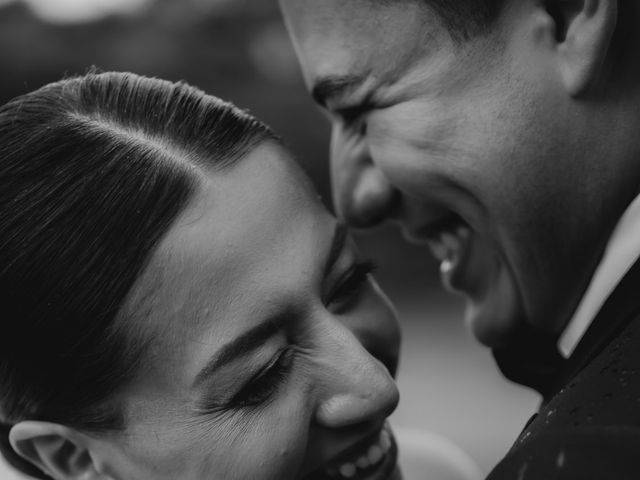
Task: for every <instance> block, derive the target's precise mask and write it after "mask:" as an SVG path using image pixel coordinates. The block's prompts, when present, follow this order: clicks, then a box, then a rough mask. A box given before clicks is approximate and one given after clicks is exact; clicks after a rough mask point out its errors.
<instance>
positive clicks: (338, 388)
mask: <svg viewBox="0 0 640 480" xmlns="http://www.w3.org/2000/svg"><path fill="white" fill-rule="evenodd" d="M333 328H334V329H335V332H334V334H333V335H332V337H333V341H332V342H331V350H332V351H330V352H328V353H329V355H328V356H327V357H326V358H327V362H328V363H327V365H326V368H324V369H323V379H322V381H321V382H320V384H321V385H323V388H322V391H321V392H319V393H320V397H319V400H318V404H317V408H316V415H315V417H316V421H317V422H318V424H320V425H321V426H324V427H327V428H344V427H349V426H353V425H358V424H362V423H378V422H380V423H381V422H382V421H384V419H385V418H386V417H388V416H389V415H390V414H391V412H393V410H395V408H396V406H397V405H398V400H399V393H398V389H397V387H396V384H395V382H394V380H393V378H392V377H391V375H390V373H389V371H388V370H387V369H386V368H385V367H384V365H382V363H380V362H379V361H378V360H376V359H375V358H374V357H373V356H371V354H370V353H369V352H367V350H365V348H364V347H363V346H362V344H361V343H360V342H359V341H358V339H357V338H356V337H355V336H354V335H353V333H351V332H350V331H349V330H348V329H347V328H345V327H344V326H341V325H339V324H334V326H333Z"/></svg>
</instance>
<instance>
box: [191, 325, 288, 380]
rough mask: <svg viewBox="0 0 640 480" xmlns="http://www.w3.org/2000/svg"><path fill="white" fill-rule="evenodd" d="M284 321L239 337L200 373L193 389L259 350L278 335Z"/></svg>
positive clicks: (259, 327)
mask: <svg viewBox="0 0 640 480" xmlns="http://www.w3.org/2000/svg"><path fill="white" fill-rule="evenodd" d="M281 325H282V321H277V320H275V319H273V318H271V319H269V320H267V321H265V322H264V323H261V324H259V325H256V326H255V327H253V328H251V329H249V330H247V331H246V332H245V333H243V334H242V335H240V336H239V337H237V338H235V339H234V340H231V341H230V342H229V343H227V344H225V345H224V346H223V347H222V348H221V349H220V350H219V352H218V353H217V354H216V355H214V356H213V357H212V358H211V360H209V361H208V362H207V364H206V365H205V366H204V367H203V368H202V370H200V372H198V375H196V378H195V380H194V381H193V388H197V387H198V386H199V385H200V384H202V382H203V381H204V380H206V379H207V378H208V377H210V376H211V375H212V374H213V373H214V372H215V371H216V370H218V369H219V368H221V367H222V366H224V365H226V364H228V363H230V362H232V361H233V360H236V359H238V358H239V357H243V356H245V355H247V354H248V353H250V352H252V351H254V350H256V349H258V348H259V347H260V346H261V345H263V344H264V343H265V342H266V341H267V340H268V339H269V338H271V337H273V336H274V335H276V334H277V333H278V332H279V331H280V328H281Z"/></svg>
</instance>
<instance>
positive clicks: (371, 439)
mask: <svg viewBox="0 0 640 480" xmlns="http://www.w3.org/2000/svg"><path fill="white" fill-rule="evenodd" d="M396 462H397V447H396V444H395V440H394V438H393V434H392V433H391V430H390V428H389V426H388V425H387V424H385V426H383V428H382V429H380V430H378V431H376V432H375V433H374V434H373V435H369V436H367V437H366V438H364V439H362V440H361V441H359V442H357V443H356V444H354V445H353V446H351V447H349V448H347V449H346V450H345V451H343V452H340V453H339V454H338V455H337V456H335V457H334V458H332V459H331V460H330V461H329V462H327V463H326V464H325V465H324V466H323V467H321V468H319V469H317V470H316V471H315V472H313V473H312V474H310V475H307V476H306V477H305V478H304V480H343V479H346V480H386V479H387V478H388V476H389V475H390V474H391V473H392V472H393V469H394V468H395V466H396Z"/></svg>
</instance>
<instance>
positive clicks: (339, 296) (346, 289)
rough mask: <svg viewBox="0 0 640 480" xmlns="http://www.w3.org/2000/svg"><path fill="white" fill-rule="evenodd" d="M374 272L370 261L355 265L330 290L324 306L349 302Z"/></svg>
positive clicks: (373, 265) (374, 267) (374, 266)
mask: <svg viewBox="0 0 640 480" xmlns="http://www.w3.org/2000/svg"><path fill="white" fill-rule="evenodd" d="M375 270H376V265H375V264H374V263H373V262H372V261H370V260H367V261H365V262H359V263H356V264H355V265H354V266H353V267H352V268H350V269H349V271H347V273H346V274H345V275H344V276H343V277H342V278H341V279H340V281H339V282H338V284H337V286H336V287H334V288H333V289H332V290H331V292H330V293H329V295H328V296H327V300H326V302H325V303H326V305H327V306H329V305H332V304H340V303H344V302H346V301H347V300H350V299H351V298H352V297H353V296H354V295H355V294H357V293H359V292H360V290H361V289H362V287H363V286H364V285H365V284H366V283H367V280H368V279H369V275H370V274H372V273H373V272H374V271H375Z"/></svg>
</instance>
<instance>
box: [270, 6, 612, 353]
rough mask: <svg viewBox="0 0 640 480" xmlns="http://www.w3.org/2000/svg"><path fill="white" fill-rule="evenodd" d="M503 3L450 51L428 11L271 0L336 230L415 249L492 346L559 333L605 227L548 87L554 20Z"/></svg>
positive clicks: (555, 82) (537, 9)
mask: <svg viewBox="0 0 640 480" xmlns="http://www.w3.org/2000/svg"><path fill="white" fill-rule="evenodd" d="M507 3H508V5H507V7H506V8H505V11H504V12H503V13H502V14H501V16H500V18H498V20H497V21H496V23H495V24H494V25H493V26H492V27H491V28H490V29H489V30H488V31H487V32H486V34H483V35H479V36H477V37H472V38H471V39H470V40H468V41H463V42H461V43H460V42H456V41H454V40H453V39H452V36H451V34H450V32H449V31H448V29H447V28H446V27H445V26H444V25H443V24H442V23H441V20H440V18H439V17H438V16H437V15H436V14H435V13H434V12H433V11H432V10H431V8H430V7H429V6H428V2H425V1H416V2H414V1H392V2H375V1H369V0H281V1H280V4H281V7H282V10H283V13H284V16H285V20H286V22H287V26H288V29H289V32H290V34H291V36H292V39H293V42H294V46H295V48H296V52H297V54H298V57H299V60H300V63H301V66H302V70H303V74H304V77H305V81H306V83H307V85H308V87H309V90H310V91H311V93H312V94H313V97H314V99H315V100H316V101H317V102H318V103H319V105H321V106H322V108H323V109H324V110H325V111H326V112H327V113H328V115H329V117H330V119H331V122H332V125H333V131H332V150H331V169H332V181H333V187H334V201H335V204H336V208H337V210H338V212H339V214H340V216H341V217H342V218H344V219H345V220H346V221H347V222H349V223H351V224H352V225H354V226H358V227H370V226H374V225H376V224H377V223H379V222H380V221H382V220H385V219H390V220H392V221H395V222H398V223H399V224H400V225H401V226H402V228H403V230H404V232H405V234H406V236H407V237H408V238H409V239H411V240H413V241H416V242H419V243H423V244H425V245H426V246H428V248H429V249H430V250H431V252H432V253H433V255H434V256H435V257H436V259H437V260H438V261H439V262H440V270H441V277H442V281H443V283H444V285H445V286H446V287H447V288H448V289H450V290H451V291H454V292H457V293H461V294H463V295H464V297H465V299H466V318H467V321H468V323H469V324H470V326H471V328H472V330H473V332H474V333H475V335H476V336H477V337H478V338H479V339H480V340H481V341H482V342H483V343H485V344H486V345H489V346H500V345H504V344H507V343H508V342H509V341H510V338H511V336H512V334H513V333H514V332H515V330H516V329H517V328H518V326H519V325H521V324H524V323H527V324H529V325H533V326H534V327H535V328H538V329H540V330H543V331H547V332H550V333H552V334H555V333H558V332H559V330H560V328H561V327H562V325H563V322H564V321H566V319H567V318H568V314H569V313H570V311H571V310H572V308H573V306H574V305H575V302H577V300H578V299H579V295H580V293H581V291H582V289H583V288H584V285H585V282H586V281H587V280H588V277H589V274H590V272H591V269H592V268H593V266H594V262H595V261H596V257H597V255H596V253H597V252H598V249H599V245H600V244H599V242H600V241H601V238H602V232H603V231H604V229H603V220H602V219H603V218H615V216H608V217H606V216H602V215H603V214H605V213H607V212H603V208H604V207H605V206H606V205H607V202H606V200H605V201H603V199H604V198H605V196H607V195H608V196H611V195H612V194H611V193H606V192H605V191H604V190H598V188H599V187H598V186H594V184H593V181H594V179H595V178H598V177H597V176H588V175H587V176H585V172H586V170H585V169H588V168H589V162H590V161H591V160H594V159H597V157H598V155H599V153H598V152H597V148H593V144H594V142H593V141H592V140H590V138H591V137H593V135H592V133H593V132H592V130H591V129H590V128H589V125H588V124H587V122H588V121H589V120H587V118H588V117H587V116H586V115H584V114H582V115H581V114H580V113H579V106H576V102H573V100H572V99H571V98H570V95H569V93H568V92H567V91H566V89H565V87H564V85H563V83H562V81H561V79H560V77H559V73H558V71H559V68H558V64H557V51H558V49H557V45H556V43H555V42H556V40H555V31H554V28H553V20H552V19H551V18H550V17H549V15H547V14H546V12H545V10H544V8H543V6H541V5H539V2H533V1H528V0H524V1H521V2H507ZM578 178H580V179H582V180H581V181H576V179H578ZM603 195H604V196H603ZM608 213H611V212H608ZM594 218H595V219H597V220H596V221H594ZM607 221H608V220H607Z"/></svg>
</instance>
